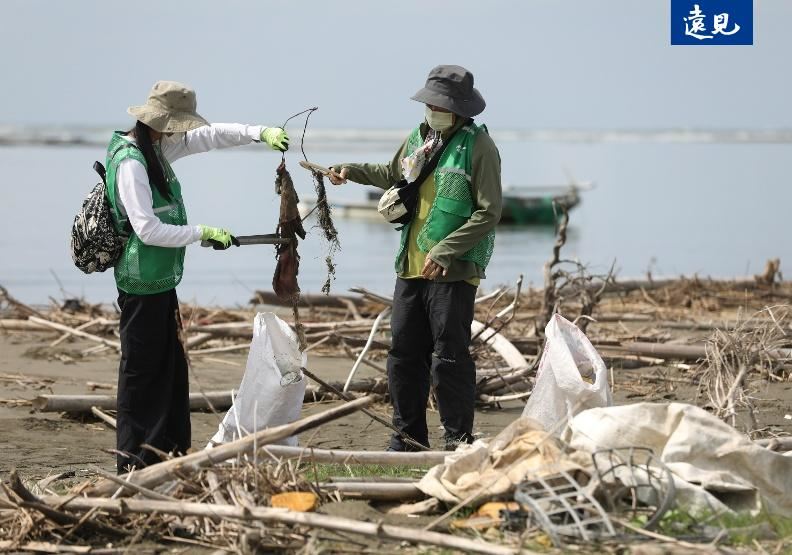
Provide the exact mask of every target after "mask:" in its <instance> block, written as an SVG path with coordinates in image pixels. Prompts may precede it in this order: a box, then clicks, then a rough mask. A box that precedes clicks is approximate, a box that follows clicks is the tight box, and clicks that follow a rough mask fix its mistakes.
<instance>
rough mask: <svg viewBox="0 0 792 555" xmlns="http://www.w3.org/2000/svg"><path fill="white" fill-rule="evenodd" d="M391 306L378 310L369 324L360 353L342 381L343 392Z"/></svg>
mask: <svg viewBox="0 0 792 555" xmlns="http://www.w3.org/2000/svg"><path fill="white" fill-rule="evenodd" d="M390 311H391V307H386V308H385V310H383V311H382V312H380V313H379V314H378V315H377V318H376V320H374V323H373V324H372V326H371V332H370V333H369V336H368V340H367V341H366V345H365V346H364V347H363V350H362V351H360V354H359V355H358V357H357V360H356V361H355V364H353V365H352V370H350V371H349V376H347V379H346V382H344V388H343V389H342V391H343V392H345V393H346V392H347V391H348V390H349V385H350V384H351V383H352V378H354V377H355V372H357V369H358V367H360V363H361V362H362V361H363V359H364V358H365V357H366V354H368V351H369V349H370V348H371V343H372V341H374V336H375V335H376V334H377V328H379V325H380V322H381V321H382V319H383V318H385V317H387V316H388V315H390Z"/></svg>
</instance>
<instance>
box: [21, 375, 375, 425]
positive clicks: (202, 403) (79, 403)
mask: <svg viewBox="0 0 792 555" xmlns="http://www.w3.org/2000/svg"><path fill="white" fill-rule="evenodd" d="M325 384H326V385H327V386H328V387H324V386H313V385H311V386H308V387H306V388H305V396H304V397H303V399H304V401H305V402H306V403H310V402H313V401H315V400H316V398H317V397H324V396H327V395H335V393H334V391H337V390H339V389H341V388H342V387H343V384H342V383H341V382H329V383H328V382H325ZM350 390H352V391H354V392H361V393H386V392H387V391H388V384H387V383H386V382H385V380H384V379H371V378H366V379H360V380H355V381H354V382H352V384H351V385H350ZM234 395H235V393H234V392H232V391H205V392H202V393H190V410H193V411H200V410H211V407H214V408H215V410H228V409H229V408H231V402H232V400H233V396H234ZM336 396H337V397H338V398H339V399H342V398H343V397H340V396H338V395H336ZM116 399H117V396H116V395H90V394H85V395H39V396H38V397H35V398H33V399H32V401H31V404H32V406H33V408H34V409H35V410H37V411H40V412H69V413H85V412H93V411H92V410H91V409H92V407H96V408H97V409H99V410H102V411H105V410H115V409H116V406H117V401H116ZM210 403H211V406H210ZM97 416H98V415H97ZM100 418H101V417H100Z"/></svg>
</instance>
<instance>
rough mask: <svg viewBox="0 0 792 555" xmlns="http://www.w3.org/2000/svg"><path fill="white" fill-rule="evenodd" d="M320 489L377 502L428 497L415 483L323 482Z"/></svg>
mask: <svg viewBox="0 0 792 555" xmlns="http://www.w3.org/2000/svg"><path fill="white" fill-rule="evenodd" d="M319 488H320V489H321V490H323V491H326V492H331V491H337V492H338V493H340V494H341V495H343V496H344V497H353V498H355V499H371V500H376V501H414V500H418V499H424V498H425V497H426V494H425V493H424V492H422V491H421V490H419V489H418V488H417V487H416V486H415V482H351V481H350V482H346V481H344V482H322V483H320V484H319Z"/></svg>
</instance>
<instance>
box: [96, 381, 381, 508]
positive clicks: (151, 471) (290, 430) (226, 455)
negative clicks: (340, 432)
mask: <svg viewBox="0 0 792 555" xmlns="http://www.w3.org/2000/svg"><path fill="white" fill-rule="evenodd" d="M374 399H375V398H374V397H373V396H368V397H361V398H360V399H356V400H354V401H351V402H348V403H344V404H342V405H340V406H336V407H333V408H330V409H327V410H326V411H323V412H320V413H318V414H314V415H312V416H308V417H306V418H302V419H300V420H297V421H296V422H293V423H291V424H285V425H282V426H275V427H273V428H267V429H264V430H261V431H259V432H256V433H255V434H251V435H249V436H245V437H243V438H240V439H237V440H236V441H232V442H230V443H226V444H223V445H219V446H217V447H214V448H212V449H208V450H203V451H200V452H198V453H192V454H189V455H185V456H183V457H177V458H175V459H171V460H168V461H163V462H161V463H158V464H154V465H151V466H149V467H147V468H144V469H142V470H138V471H137V472H135V473H134V474H133V475H132V476H131V478H130V480H129V481H130V482H132V483H135V484H137V485H139V486H142V487H144V488H148V489H152V488H154V487H156V486H157V485H159V484H160V483H162V482H163V481H165V480H167V479H168V478H170V477H171V476H172V474H173V473H174V472H177V471H178V472H191V471H196V470H198V469H200V468H204V467H206V466H211V465H212V464H214V463H215V462H216V461H225V460H228V459H230V458H233V457H235V456H237V455H241V454H247V453H250V452H251V451H252V450H253V447H254V445H266V444H268V443H274V442H276V441H279V440H281V439H285V438H287V437H291V436H294V435H297V434H300V433H302V432H304V431H306V430H310V429H313V428H316V427H317V426H321V425H322V424H325V423H327V422H331V421H333V420H336V419H337V418H341V417H342V416H346V415H348V414H351V413H353V412H356V411H358V410H360V409H362V408H364V407H366V406H368V405H370V404H371V403H372V402H373V401H374ZM114 490H115V483H114V482H111V481H110V480H105V481H104V482H99V483H97V484H96V485H95V486H94V487H92V488H90V489H89V490H88V493H89V495H99V496H101V495H110V494H111V493H112V492H113V491H114Z"/></svg>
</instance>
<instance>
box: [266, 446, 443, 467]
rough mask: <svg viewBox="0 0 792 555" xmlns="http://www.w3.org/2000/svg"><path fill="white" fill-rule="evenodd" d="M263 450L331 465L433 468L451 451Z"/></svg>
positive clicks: (284, 457)
mask: <svg viewBox="0 0 792 555" xmlns="http://www.w3.org/2000/svg"><path fill="white" fill-rule="evenodd" d="M263 450H264V451H265V452H266V453H270V454H272V455H273V456H275V457H277V458H281V459H300V460H303V461H314V462H318V463H331V464H345V465H352V464H378V465H383V466H390V465H393V466H402V465H404V466H408V465H426V466H434V465H436V464H440V463H442V462H443V461H444V460H445V457H446V456H447V455H450V454H451V451H420V452H400V451H342V450H340V449H314V448H313V447H289V446H287V445H268V446H267V447H264V448H263Z"/></svg>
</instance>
